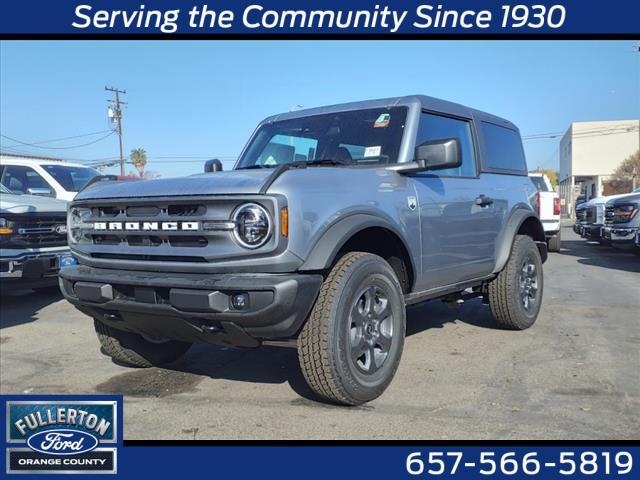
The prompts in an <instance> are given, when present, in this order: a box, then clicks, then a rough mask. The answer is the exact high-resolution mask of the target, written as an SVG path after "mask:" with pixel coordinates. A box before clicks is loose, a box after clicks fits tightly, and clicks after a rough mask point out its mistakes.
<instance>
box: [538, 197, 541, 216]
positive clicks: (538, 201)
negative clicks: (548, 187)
mask: <svg viewBox="0 0 640 480" xmlns="http://www.w3.org/2000/svg"><path fill="white" fill-rule="evenodd" d="M540 203H541V202H540V190H538V205H537V209H538V217H540Z"/></svg>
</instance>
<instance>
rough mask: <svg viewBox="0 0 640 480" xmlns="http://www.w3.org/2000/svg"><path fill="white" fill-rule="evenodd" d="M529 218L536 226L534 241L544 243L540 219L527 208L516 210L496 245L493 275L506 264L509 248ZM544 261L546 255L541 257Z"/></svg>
mask: <svg viewBox="0 0 640 480" xmlns="http://www.w3.org/2000/svg"><path fill="white" fill-rule="evenodd" d="M529 218H534V219H535V221H536V225H537V227H536V230H537V231H536V235H537V236H538V238H534V240H535V241H536V243H538V242H540V241H542V242H544V239H545V236H544V228H543V227H542V223H541V222H540V219H539V218H538V217H537V216H536V214H535V213H533V211H531V210H530V209H528V208H517V209H516V210H515V211H514V212H513V213H512V214H511V216H510V217H509V220H507V225H506V226H505V228H504V231H503V232H502V235H501V238H500V241H499V242H498V243H497V244H496V264H495V267H494V269H493V273H498V272H500V271H501V270H502V269H503V268H504V266H505V265H506V264H507V260H509V254H510V253H511V246H512V245H513V241H514V240H515V238H516V235H517V233H518V230H520V227H521V226H522V224H523V223H524V222H525V221H526V220H527V219H529ZM545 247H546V244H545ZM545 252H546V249H545ZM541 253H542V252H541ZM545 260H546V255H545V256H543V259H542V261H543V262H544V261H545Z"/></svg>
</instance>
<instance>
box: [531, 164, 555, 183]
mask: <svg viewBox="0 0 640 480" xmlns="http://www.w3.org/2000/svg"><path fill="white" fill-rule="evenodd" d="M535 171H536V172H537V173H544V174H545V175H546V176H547V177H549V181H550V182H551V186H552V187H555V186H557V185H558V172H556V171H555V170H551V169H550V168H542V167H538V168H536V170H535Z"/></svg>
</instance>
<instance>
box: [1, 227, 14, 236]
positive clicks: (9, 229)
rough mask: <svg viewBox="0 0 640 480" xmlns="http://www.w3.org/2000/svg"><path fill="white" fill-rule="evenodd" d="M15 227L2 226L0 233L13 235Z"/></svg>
mask: <svg viewBox="0 0 640 480" xmlns="http://www.w3.org/2000/svg"><path fill="white" fill-rule="evenodd" d="M12 233H13V228H0V235H11V234H12Z"/></svg>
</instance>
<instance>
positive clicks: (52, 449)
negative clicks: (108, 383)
mask: <svg viewBox="0 0 640 480" xmlns="http://www.w3.org/2000/svg"><path fill="white" fill-rule="evenodd" d="M27 399H28V400H27ZM1 400H2V401H1V402H0V405H2V404H5V403H6V408H4V409H3V408H0V411H2V410H5V412H6V418H5V420H6V421H5V422H4V423H3V425H2V428H5V429H6V432H5V438H6V442H5V443H6V445H7V449H6V458H7V470H6V471H7V473H29V474H37V473H45V474H46V473H83V474H91V473H117V450H118V447H119V445H120V444H121V442H122V433H121V432H122V423H121V420H119V418H120V414H119V412H118V404H119V402H122V397H116V396H113V395H108V396H103V395H87V396H79V395H75V396H66V395H57V396H50V395H49V396H39V395H32V396H21V397H17V398H9V399H8V400H6V402H5V401H4V398H3V399H1ZM5 443H3V445H4V444H5Z"/></svg>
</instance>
